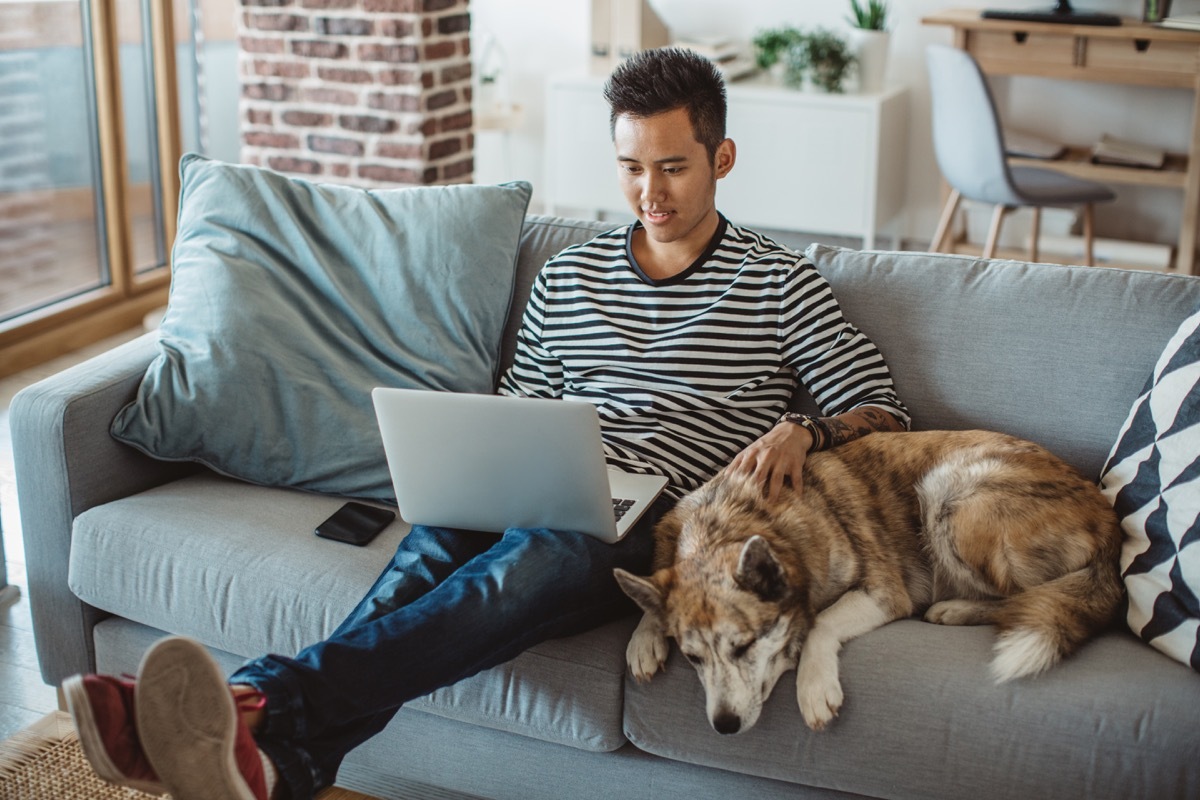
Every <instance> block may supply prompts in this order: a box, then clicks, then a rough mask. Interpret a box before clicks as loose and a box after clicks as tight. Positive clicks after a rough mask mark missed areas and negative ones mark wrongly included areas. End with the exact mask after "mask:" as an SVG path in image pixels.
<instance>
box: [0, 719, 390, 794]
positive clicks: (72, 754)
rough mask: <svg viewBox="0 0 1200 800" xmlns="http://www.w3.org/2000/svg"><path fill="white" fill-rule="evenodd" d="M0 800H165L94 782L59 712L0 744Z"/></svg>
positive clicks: (343, 791)
mask: <svg viewBox="0 0 1200 800" xmlns="http://www.w3.org/2000/svg"><path fill="white" fill-rule="evenodd" d="M0 800H170V795H165V794H164V795H153V794H146V793H145V792H139V791H137V790H136V789H130V788H128V787H124V786H113V785H112V784H111V783H106V782H104V781H102V780H100V779H99V778H97V777H96V773H95V772H93V771H92V767H91V765H90V764H88V761H87V757H86V756H84V754H83V748H82V747H80V745H79V737H78V736H77V735H76V734H75V729H74V727H72V725H71V716H70V715H69V714H67V713H66V712H63V711H56V712H54V713H53V714H48V715H47V716H45V717H43V718H42V719H40V720H39V721H38V722H36V723H34V724H33V725H30V726H29V727H28V728H26V729H25V730H23V731H18V732H17V733H16V734H14V735H13V736H12V737H10V738H8V739H5V740H4V741H3V742H0ZM318 800H372V799H371V798H369V797H367V796H366V795H363V794H358V793H356V792H352V791H350V790H349V789H341V788H337V787H334V788H332V789H326V790H325V791H324V792H322V793H321V794H320V796H319V797H318Z"/></svg>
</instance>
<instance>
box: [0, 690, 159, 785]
mask: <svg viewBox="0 0 1200 800" xmlns="http://www.w3.org/2000/svg"><path fill="white" fill-rule="evenodd" d="M154 797H155V795H150V794H146V793H145V792H139V791H136V790H134V789H129V788H126V787H122V786H113V785H112V784H109V783H105V782H104V781H102V780H100V779H99V778H97V777H96V773H94V772H92V768H91V766H90V765H89V764H88V762H87V759H86V758H85V757H84V755H83V749H82V748H81V747H80V746H79V737H78V736H76V735H75V730H74V728H72V727H71V717H70V716H69V715H67V714H65V713H63V712H61V711H58V712H55V713H54V714H50V715H48V716H45V717H43V718H42V719H41V720H40V721H38V722H37V723H35V724H33V725H31V726H29V727H28V728H26V729H25V730H23V731H19V732H18V733H16V734H14V735H13V736H12V737H11V738H9V739H5V740H4V741H3V742H0V800H151V798H154ZM161 797H166V795H161Z"/></svg>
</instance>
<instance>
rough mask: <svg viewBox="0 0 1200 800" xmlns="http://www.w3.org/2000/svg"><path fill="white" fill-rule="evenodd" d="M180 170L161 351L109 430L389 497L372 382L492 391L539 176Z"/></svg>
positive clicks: (302, 482)
mask: <svg viewBox="0 0 1200 800" xmlns="http://www.w3.org/2000/svg"><path fill="white" fill-rule="evenodd" d="M180 173H181V178H182V187H181V194H180V208H179V226H178V233H177V236H176V240H175V245H174V249H173V251H172V280H171V291H170V299H169V302H168V305H167V311H166V314H165V316H164V317H163V320H162V323H161V326H160V329H159V355H158V356H157V357H156V358H155V359H154V361H153V362H152V363H151V364H150V366H149V368H148V369H147V370H146V374H145V376H144V378H143V380H142V383H141V386H140V387H139V389H138V393H137V397H136V399H135V400H134V401H133V402H132V403H130V404H129V405H127V406H126V407H125V408H123V409H122V410H121V411H120V413H118V415H117V417H116V418H115V419H114V421H113V424H112V434H113V436H115V437H116V438H117V439H119V440H121V441H123V442H126V443H128V444H130V445H133V446H134V447H136V448H138V449H139V450H142V451H143V452H145V453H147V454H149V455H151V456H154V457H156V458H162V459H168V460H190V461H198V462H200V463H202V464H205V465H207V466H208V467H210V468H212V469H214V470H216V471H218V472H220V473H223V474H226V475H231V476H234V477H237V478H241V479H244V480H247V481H252V482H254V483H258V484H263V485H267V486H289V487H295V488H300V489H305V490H308V491H313V492H322V493H329V494H337V495H346V496H354V497H363V498H373V499H381V500H391V499H392V498H393V497H394V492H393V490H392V486H391V480H390V478H389V476H388V470H387V465H386V462H385V460H384V455H383V446H382V443H381V442H380V438H379V430H378V428H377V426H376V422H375V413H374V409H373V406H372V404H371V389H372V388H373V387H375V386H399V387H407V388H420V389H434V390H442V391H454V392H491V391H493V387H494V384H495V378H496V372H497V369H498V363H499V352H500V340H501V336H502V333H503V330H504V324H505V320H506V318H507V315H508V308H509V302H510V299H511V297H512V292H513V280H514V274H515V269H516V258H517V251H518V246H519V243H520V236H521V228H522V225H523V222H524V218H525V211H526V207H527V205H528V203H529V197H530V194H531V187H530V186H529V184H527V183H511V184H505V185H501V186H474V185H456V186H437V187H419V188H407V189H387V190H366V189H359V188H352V187H346V186H332V185H322V184H316V183H311V182H308V181H304V180H298V179H294V178H288V177H285V176H282V175H279V174H277V173H274V172H271V171H269V170H265V169H260V168H257V167H250V166H238V165H231V164H223V163H220V162H216V161H212V160H209V159H206V158H203V157H200V156H196V155H188V156H185V157H184V159H183V161H182V163H181V167H180Z"/></svg>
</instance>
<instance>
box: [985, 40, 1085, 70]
mask: <svg viewBox="0 0 1200 800" xmlns="http://www.w3.org/2000/svg"><path fill="white" fill-rule="evenodd" d="M968 49H969V50H970V52H971V55H973V56H975V60H976V61H978V62H979V63H980V65H982V66H983V67H984V69H985V70H989V69H991V70H993V71H996V72H1010V71H1011V69H1008V68H1006V66H1005V65H1009V66H1010V67H1016V68H1018V71H1022V72H1026V73H1028V71H1029V70H1033V71H1034V74H1036V71H1037V70H1038V69H1039V68H1048V69H1050V70H1056V69H1057V70H1061V69H1070V68H1071V67H1073V66H1075V37H1074V36H1065V35H1063V34H1053V33H1023V32H1021V33H1011V32H1008V31H971V32H970V39H969V44H968Z"/></svg>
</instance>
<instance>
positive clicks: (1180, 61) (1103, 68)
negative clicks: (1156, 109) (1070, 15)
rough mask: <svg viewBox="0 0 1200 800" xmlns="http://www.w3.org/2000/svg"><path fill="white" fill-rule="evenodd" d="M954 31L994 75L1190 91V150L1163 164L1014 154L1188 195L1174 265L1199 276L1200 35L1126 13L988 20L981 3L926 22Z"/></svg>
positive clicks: (1084, 151) (959, 43) (1079, 154)
mask: <svg viewBox="0 0 1200 800" xmlns="http://www.w3.org/2000/svg"><path fill="white" fill-rule="evenodd" d="M921 21H922V22H923V23H925V24H926V25H948V26H950V27H952V28H953V29H954V45H955V47H958V48H960V49H963V50H966V51H967V52H969V53H970V54H971V55H972V56H974V58H975V60H976V61H978V62H979V66H980V67H981V68H982V69H983V71H984V72H985V73H988V74H990V75H1034V76H1038V77H1043V78H1056V79H1060V80H1069V81H1096V82H1100V83H1120V84H1132V85H1135V86H1163V87H1171V88H1180V89H1191V90H1192V129H1191V134H1190V136H1189V137H1188V151H1187V152H1186V153H1171V154H1169V155H1168V157H1167V163H1166V165H1165V166H1164V168H1163V169H1161V170H1149V169H1140V168H1137V167H1115V166H1109V165H1100V164H1092V163H1090V161H1089V158H1090V150H1091V148H1071V149H1070V150H1069V151H1068V153H1067V155H1066V156H1064V157H1063V158H1062V159H1058V160H1054V161H1042V160H1030V159H1015V158H1014V159H1012V160H1011V163H1013V164H1021V165H1026V166H1037V167H1046V168H1050V169H1056V170H1059V171H1061V172H1065V173H1067V174H1070V175H1076V176H1079V177H1081V178H1088V179H1090V180H1095V181H1099V182H1102V183H1108V184H1129V185H1135V186H1158V187H1164V188H1169V189H1178V190H1180V191H1181V192H1182V193H1183V213H1182V219H1181V221H1180V226H1179V240H1178V249H1177V253H1176V261H1175V265H1176V269H1177V270H1178V271H1179V272H1181V273H1183V274H1188V273H1192V274H1197V269H1196V267H1197V264H1196V244H1197V223H1198V218H1200V33H1197V32H1194V31H1183V30H1174V29H1171V28H1159V27H1156V26H1154V25H1147V24H1146V23H1144V22H1140V21H1138V20H1133V19H1125V20H1123V21H1122V24H1121V25H1120V26H1115V27H1101V26H1094V25H1061V24H1057V23H1046V22H1022V21H1017V20H1001V19H983V18H981V17H980V16H979V10H978V9H962V10H951V11H943V12H941V13H938V14H933V15H931V16H928V17H925V18H923V19H922V20H921Z"/></svg>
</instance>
